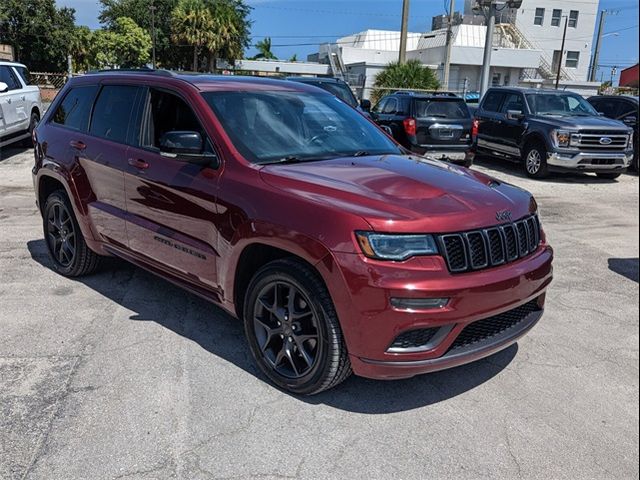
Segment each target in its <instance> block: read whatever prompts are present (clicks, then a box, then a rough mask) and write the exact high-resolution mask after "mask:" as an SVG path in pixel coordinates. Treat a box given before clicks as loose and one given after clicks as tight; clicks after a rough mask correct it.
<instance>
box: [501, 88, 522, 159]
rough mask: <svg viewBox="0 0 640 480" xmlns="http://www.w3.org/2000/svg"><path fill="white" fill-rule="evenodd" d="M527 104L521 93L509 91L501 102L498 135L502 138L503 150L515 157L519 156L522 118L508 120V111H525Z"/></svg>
mask: <svg viewBox="0 0 640 480" xmlns="http://www.w3.org/2000/svg"><path fill="white" fill-rule="evenodd" d="M526 109H527V106H526V104H525V102H524V97H523V96H522V94H521V93H517V92H514V93H509V94H507V96H506V97H505V99H504V102H502V107H501V108H500V119H501V121H502V124H501V128H500V137H501V138H502V142H503V147H504V152H505V153H508V154H509V155H513V156H515V157H519V156H520V153H521V152H520V141H521V139H522V134H523V133H524V128H525V127H524V121H523V120H509V117H508V113H509V111H518V112H521V113H523V114H524V113H527V112H526Z"/></svg>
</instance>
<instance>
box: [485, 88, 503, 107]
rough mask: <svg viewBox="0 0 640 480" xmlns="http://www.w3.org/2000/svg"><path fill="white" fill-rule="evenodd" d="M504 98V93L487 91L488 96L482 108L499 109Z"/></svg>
mask: <svg viewBox="0 0 640 480" xmlns="http://www.w3.org/2000/svg"><path fill="white" fill-rule="evenodd" d="M503 98H504V93H500V92H489V93H487V96H486V98H485V99H484V101H483V102H482V110H486V111H488V112H497V111H499V110H500V104H502V99H503Z"/></svg>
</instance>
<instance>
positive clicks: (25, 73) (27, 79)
mask: <svg viewBox="0 0 640 480" xmlns="http://www.w3.org/2000/svg"><path fill="white" fill-rule="evenodd" d="M15 69H16V72H18V75H20V76H21V77H22V81H23V82H24V84H25V85H33V83H32V82H31V74H30V73H29V70H27V68H26V67H15Z"/></svg>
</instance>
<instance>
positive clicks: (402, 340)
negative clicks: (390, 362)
mask: <svg viewBox="0 0 640 480" xmlns="http://www.w3.org/2000/svg"><path fill="white" fill-rule="evenodd" d="M437 331H438V328H422V329H419V330H410V331H408V332H404V333H401V334H400V335H398V336H397V337H396V339H395V340H394V341H393V343H392V344H391V346H390V347H389V350H394V349H403V350H406V349H409V348H421V347H424V346H425V345H427V344H428V343H429V342H430V341H431V339H432V338H433V337H434V335H435V334H436V332H437Z"/></svg>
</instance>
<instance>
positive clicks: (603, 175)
mask: <svg viewBox="0 0 640 480" xmlns="http://www.w3.org/2000/svg"><path fill="white" fill-rule="evenodd" d="M596 175H597V176H598V178H602V179H605V180H615V179H616V178H618V177H619V176H620V175H622V174H621V173H608V172H598V173H596Z"/></svg>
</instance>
